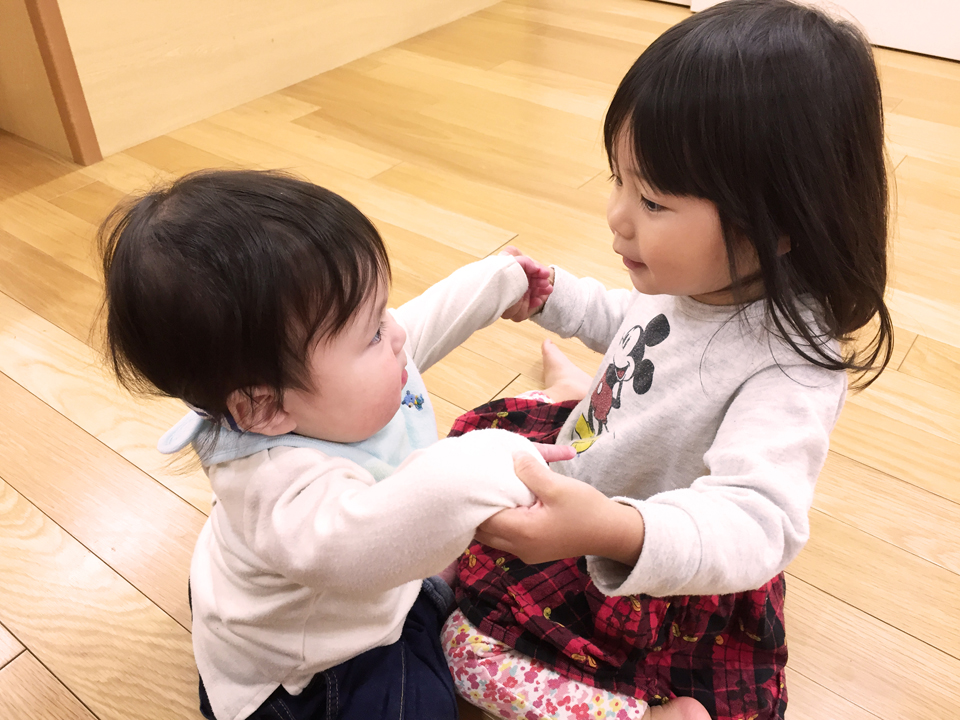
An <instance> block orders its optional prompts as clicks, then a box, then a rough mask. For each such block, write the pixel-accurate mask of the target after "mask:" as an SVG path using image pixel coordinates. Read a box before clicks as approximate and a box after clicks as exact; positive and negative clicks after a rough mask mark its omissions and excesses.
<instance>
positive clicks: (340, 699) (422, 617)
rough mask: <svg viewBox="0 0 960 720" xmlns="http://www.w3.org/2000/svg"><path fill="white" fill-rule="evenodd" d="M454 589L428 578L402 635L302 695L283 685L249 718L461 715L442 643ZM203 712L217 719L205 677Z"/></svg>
mask: <svg viewBox="0 0 960 720" xmlns="http://www.w3.org/2000/svg"><path fill="white" fill-rule="evenodd" d="M452 608H453V592H452V591H451V590H450V588H449V587H448V586H447V585H446V583H444V582H443V581H442V580H440V579H439V578H428V579H427V580H424V581H423V588H422V589H421V590H420V596H419V597H418V598H417V601H416V602H415V603H414V605H413V607H412V608H411V609H410V612H409V613H408V614H407V620H406V622H405V623H404V625H403V632H402V633H401V635H400V639H399V640H397V642H395V643H393V644H392V645H387V646H385V647H378V648H373V649H372V650H368V651H367V652H365V653H363V654H362V655H358V656H357V657H355V658H352V659H351V660H347V661H346V662H344V663H341V664H340V665H337V666H335V667H332V668H330V669H329V670H324V671H323V672H321V673H317V674H316V675H314V676H313V680H311V681H310V684H309V685H307V687H306V688H304V689H303V692H301V693H300V694H299V695H291V694H290V693H288V692H287V691H286V690H284V689H283V686H282V685H281V686H280V687H278V688H277V689H276V690H274V692H273V694H272V695H271V696H270V697H268V698H267V699H266V701H265V702H264V703H263V705H261V706H260V707H259V708H257V710H256V711H255V712H254V713H253V714H252V715H250V720H457V718H458V714H457V700H456V695H455V694H454V690H453V680H452V678H451V677H450V670H449V669H448V668H447V662H446V660H445V659H444V657H443V649H442V648H441V647H440V628H441V627H442V626H443V623H444V621H445V620H446V619H447V616H448V615H449V614H450V610H451V609H452ZM200 712H201V713H203V716H204V717H205V718H208V719H209V720H216V718H215V717H214V715H213V711H212V710H211V708H210V703H209V701H208V700H207V693H206V690H205V689H204V687H203V679H202V678H201V680H200Z"/></svg>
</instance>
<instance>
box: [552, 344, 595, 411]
mask: <svg viewBox="0 0 960 720" xmlns="http://www.w3.org/2000/svg"><path fill="white" fill-rule="evenodd" d="M540 350H541V352H542V353H543V384H544V385H546V388H545V389H544V392H545V393H546V394H547V395H548V396H550V399H551V400H553V401H554V402H563V401H564V400H583V398H585V397H586V396H587V393H589V392H590V380H591V379H592V378H591V377H590V376H589V375H587V374H586V373H585V372H584V371H583V370H581V369H580V368H578V367H577V366H576V365H574V364H573V361H572V360H570V358H568V357H567V356H566V355H564V354H563V351H562V350H561V349H560V348H558V347H557V346H556V345H554V344H553V343H552V342H550V341H549V340H544V341H543V346H542V347H541V349H540Z"/></svg>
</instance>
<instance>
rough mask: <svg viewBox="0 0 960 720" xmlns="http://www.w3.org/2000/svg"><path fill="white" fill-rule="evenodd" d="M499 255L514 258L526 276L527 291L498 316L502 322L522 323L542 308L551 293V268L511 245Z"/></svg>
mask: <svg viewBox="0 0 960 720" xmlns="http://www.w3.org/2000/svg"><path fill="white" fill-rule="evenodd" d="M500 254H501V255H512V256H513V257H515V258H516V259H517V262H518V263H520V267H522V268H523V271H524V272H525V273H526V274H527V283H528V285H527V291H526V292H525V293H524V294H523V297H522V298H520V299H519V300H518V301H517V302H515V303H514V304H513V305H511V306H510V307H508V308H507V309H506V311H505V312H504V313H503V315H501V316H500V317H502V318H503V319H504V320H513V321H514V322H522V321H523V320H526V319H527V318H529V317H530V316H531V315H534V314H535V313H537V312H538V311H539V310H540V309H541V308H543V304H544V303H545V302H546V301H547V298H548V297H550V293H552V292H553V268H550V267H547V266H546V265H541V264H540V263H538V262H537V261H536V260H534V259H532V258H529V257H527V256H526V255H524V254H523V253H522V252H520V251H519V250H518V249H517V248H515V247H513V246H512V245H508V246H507V247H505V248H504V249H503V250H502V251H501V252H500Z"/></svg>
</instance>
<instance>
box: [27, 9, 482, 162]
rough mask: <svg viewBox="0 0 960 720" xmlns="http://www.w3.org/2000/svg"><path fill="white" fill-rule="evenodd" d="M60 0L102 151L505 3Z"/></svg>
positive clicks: (119, 147)
mask: <svg viewBox="0 0 960 720" xmlns="http://www.w3.org/2000/svg"><path fill="white" fill-rule="evenodd" d="M21 1H22V0H21ZM59 1H60V11H61V14H62V15H63V23H64V26H65V27H66V31H67V37H68V38H69V40H70V46H71V48H72V50H73V56H74V60H75V62H76V66H77V72H78V73H79V75H80V83H81V85H82V86H83V91H84V94H85V96H86V100H87V105H88V107H89V109H90V116H91V118H92V120H93V126H94V128H95V130H96V133H97V138H98V139H99V141H100V148H101V150H102V151H103V154H104V156H106V155H110V154H112V153H115V152H119V151H120V150H123V149H125V148H128V147H130V146H131V145H135V144H137V143H140V142H143V141H145V140H149V139H151V138H155V137H157V136H159V135H164V134H166V133H168V132H171V131H172V130H175V129H177V128H179V127H182V126H184V125H187V124H189V123H191V122H195V121H197V120H201V119H203V118H206V117H209V116H211V115H214V114H216V113H218V112H221V111H223V110H227V109H229V108H231V107H235V106H236V105H239V104H241V103H244V102H247V101H249V100H253V99H255V98H258V97H261V96H263V95H266V94H268V93H271V92H274V91H276V90H279V89H281V88H284V87H287V86H288V85H292V84H293V83H296V82H299V81H301V80H305V79H306V78H309V77H312V76H314V75H318V74H319V73H321V72H324V71H326V70H329V69H331V68H334V67H337V66H339V65H342V64H344V63H347V62H349V61H351V60H355V59H357V58H359V57H363V56H364V55H368V54H370V53H372V52H375V51H377V50H381V49H383V48H385V47H389V46H390V45H394V44H396V43H398V42H401V41H403V40H406V39H407V38H410V37H413V36H414V35H418V34H420V33H422V32H425V31H426V30H429V29H432V28H434V27H438V26H440V25H443V24H445V23H448V22H451V21H453V20H456V19H458V18H460V17H463V16H464V15H467V14H469V13H472V12H475V11H477V10H480V9H482V8H484V7H487V6H490V5H493V4H494V2H496V0H282V1H281V2H277V1H276V0H199V2H198V1H197V0H59Z"/></svg>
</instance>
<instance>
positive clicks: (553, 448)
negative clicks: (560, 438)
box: [521, 442, 577, 479]
mask: <svg viewBox="0 0 960 720" xmlns="http://www.w3.org/2000/svg"><path fill="white" fill-rule="evenodd" d="M533 446H534V447H535V448H536V449H537V452H538V453H540V456H541V457H542V458H543V459H544V460H546V461H547V462H548V463H552V462H560V461H561V460H573V459H574V458H575V457H576V456H577V451H576V450H574V449H573V448H572V447H570V446H569V445H547V444H546V443H536V442H535V443H533ZM521 479H523V478H521Z"/></svg>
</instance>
